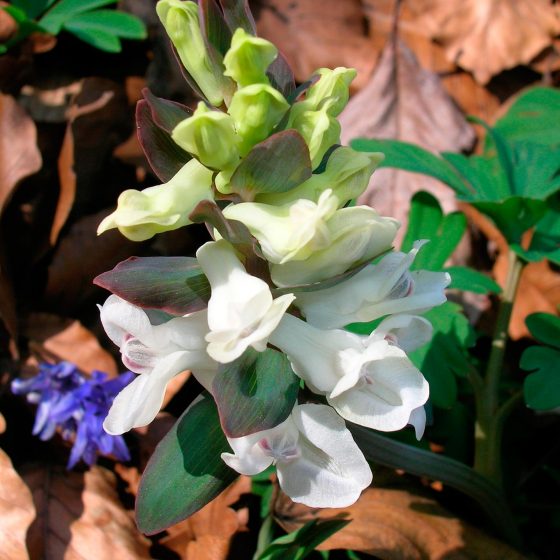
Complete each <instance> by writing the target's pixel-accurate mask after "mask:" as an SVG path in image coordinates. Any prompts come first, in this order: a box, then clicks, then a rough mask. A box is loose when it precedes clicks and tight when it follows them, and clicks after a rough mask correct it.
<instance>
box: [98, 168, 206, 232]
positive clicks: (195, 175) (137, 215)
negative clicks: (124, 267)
mask: <svg viewBox="0 0 560 560" xmlns="http://www.w3.org/2000/svg"><path fill="white" fill-rule="evenodd" d="M212 194H213V193H212V171H210V170H209V169H206V168H205V167H204V166H203V165H201V164H200V163H199V162H198V161H197V160H195V159H192V160H191V161H189V162H188V163H187V164H185V165H184V166H183V167H182V168H181V169H180V170H179V172H178V173H177V174H176V175H175V176H174V177H173V178H172V179H170V180H169V181H168V182H167V183H164V184H163V185H157V186H155V187H149V188H147V189H144V190H143V191H137V190H133V189H130V190H128V191H124V192H123V193H122V194H121V195H120V196H119V200H118V203H117V209H116V210H115V211H114V212H113V213H112V214H110V215H109V216H107V217H106V218H105V219H104V220H103V221H102V222H101V224H99V228H98V229H97V234H98V235H99V234H101V233H103V232H105V231H107V230H109V229H113V228H117V229H118V230H119V231H120V232H121V233H122V234H123V235H124V236H125V237H127V238H128V239H130V240H132V241H144V240H145V239H150V238H151V237H153V236H154V235H155V234H156V233H161V232H164V231H171V230H173V229H177V228H180V227H182V226H186V225H188V224H190V223H191V221H190V220H189V214H190V213H191V212H192V211H193V209H194V207H195V206H196V205H197V204H198V203H199V202H200V201H201V200H206V199H208V200H212Z"/></svg>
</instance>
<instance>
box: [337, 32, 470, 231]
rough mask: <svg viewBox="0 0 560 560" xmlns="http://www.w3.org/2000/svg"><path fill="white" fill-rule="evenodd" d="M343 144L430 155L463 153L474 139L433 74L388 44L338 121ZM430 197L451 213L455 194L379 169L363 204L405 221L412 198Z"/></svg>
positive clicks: (420, 177)
mask: <svg viewBox="0 0 560 560" xmlns="http://www.w3.org/2000/svg"><path fill="white" fill-rule="evenodd" d="M340 120H341V123H342V139H343V143H348V141H350V140H351V139H353V138H360V137H362V138H393V139H397V140H402V141H405V142H412V143H415V144H419V145H421V146H422V147H424V148H427V149H429V150H433V151H444V150H448V151H461V150H464V149H467V148H469V147H471V146H472V144H473V142H474V139H475V136H474V132H473V130H472V128H471V127H470V126H469V125H468V124H467V123H466V122H465V118H464V115H463V114H462V113H461V112H460V111H459V109H458V108H457V107H456V105H455V104H454V103H453V101H452V99H451V98H450V97H449V95H448V94H447V93H446V91H445V89H444V88H443V86H442V85H441V81H440V79H439V78H438V76H437V75H436V74H434V73H433V72H429V71H428V70H424V69H423V68H422V67H421V66H420V65H419V64H418V61H417V59H416V57H415V56H414V54H413V53H412V51H411V50H410V49H409V48H408V47H407V46H406V45H405V44H404V43H403V42H402V41H400V40H398V39H395V40H391V41H389V42H388V43H387V45H386V47H385V50H384V51H383V54H382V56H381V59H380V60H379V64H378V65H377V67H376V69H375V72H374V74H373V76H372V78H371V80H370V81H369V83H368V84H367V85H366V87H365V88H364V89H362V90H361V91H360V92H359V93H357V94H356V95H355V96H354V97H353V98H352V99H351V100H350V103H349V104H348V106H347V107H346V109H345V110H344V111H343V113H342V115H341V118H340ZM421 189H422V190H428V191H430V192H432V193H433V194H434V195H435V196H436V197H437V198H438V199H439V201H440V202H441V204H442V205H443V207H444V208H445V209H446V210H447V211H449V210H452V209H454V208H455V205H456V203H455V197H454V195H453V192H452V191H451V190H450V189H449V188H448V187H446V186H444V185H443V184H442V183H440V182H439V181H436V180H435V179H431V178H427V177H425V176H423V175H417V174H412V173H407V172H403V171H397V170H394V169H383V170H379V171H376V172H375V174H374V175H373V179H372V182H371V184H370V187H369V188H368V190H366V192H365V193H364V194H363V195H362V197H361V202H362V203H365V204H370V205H371V206H373V207H374V208H376V209H377V210H378V211H379V212H380V213H381V214H383V215H388V216H395V217H396V218H397V219H399V220H401V221H405V219H406V212H407V211H408V207H409V202H410V198H411V196H412V195H413V194H414V193H415V192H416V191H418V190H421Z"/></svg>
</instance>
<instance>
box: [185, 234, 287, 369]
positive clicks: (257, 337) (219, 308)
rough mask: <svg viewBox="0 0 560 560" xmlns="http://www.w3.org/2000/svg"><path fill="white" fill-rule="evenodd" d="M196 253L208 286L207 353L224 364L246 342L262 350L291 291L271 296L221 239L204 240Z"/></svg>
mask: <svg viewBox="0 0 560 560" xmlns="http://www.w3.org/2000/svg"><path fill="white" fill-rule="evenodd" d="M196 256H197V259H198V262H199V264H200V266H201V268H202V270H203V271H204V274H206V277H207V278H208V281H209V282H210V286H211V288H212V295H211V297H210V301H209V302H208V326H209V327H210V332H209V333H208V334H207V335H206V340H207V341H208V343H209V344H208V348H207V351H208V354H210V356H211V357H212V358H213V359H214V360H216V361H218V362H221V363H224V364H225V363H228V362H232V361H233V360H235V359H236V358H238V357H239V356H241V354H243V352H245V350H246V349H247V348H248V347H249V346H252V347H253V348H254V349H255V350H257V351H258V352H263V351H264V350H265V349H266V345H267V342H268V337H269V335H270V333H271V332H272V331H273V330H274V329H275V328H276V326H277V325H278V323H279V322H280V319H281V318H282V316H283V315H284V313H285V311H286V309H288V307H289V306H290V304H291V303H292V301H293V300H294V296H293V294H285V295H283V296H280V297H278V298H276V299H273V298H272V294H271V293H270V289H269V287H268V285H267V284H266V282H264V281H263V280H261V279H260V278H256V277H255V276H251V275H250V274H248V273H247V272H246V271H245V269H244V268H243V265H242V264H241V262H239V260H238V258H237V257H236V255H235V251H234V250H233V247H232V246H231V245H230V244H229V243H228V242H227V241H225V240H223V239H222V240H220V241H210V242H208V243H205V244H204V245H203V246H202V247H201V248H200V249H199V250H198V251H197V253H196Z"/></svg>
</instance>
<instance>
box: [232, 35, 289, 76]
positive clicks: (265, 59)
mask: <svg viewBox="0 0 560 560" xmlns="http://www.w3.org/2000/svg"><path fill="white" fill-rule="evenodd" d="M277 56H278V50H277V49H276V47H275V46H274V45H273V44H272V43H271V42H270V41H267V40H266V39H261V38H259V37H254V36H253V35H250V34H249V33H247V32H246V31H244V30H243V29H241V28H239V29H237V31H236V32H235V33H234V34H233V37H232V39H231V47H230V49H229V50H228V52H227V53H226V55H225V57H224V66H225V67H226V71H225V72H224V75H225V76H229V77H231V78H233V79H234V80H235V81H236V82H237V84H238V85H239V87H245V86H248V85H251V84H268V83H269V81H268V78H267V76H266V69H267V68H268V67H269V66H270V64H271V63H272V62H273V61H274V59H275V58H276V57H277Z"/></svg>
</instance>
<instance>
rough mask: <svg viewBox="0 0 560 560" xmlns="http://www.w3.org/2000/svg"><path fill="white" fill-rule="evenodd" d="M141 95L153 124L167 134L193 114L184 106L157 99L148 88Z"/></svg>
mask: <svg viewBox="0 0 560 560" xmlns="http://www.w3.org/2000/svg"><path fill="white" fill-rule="evenodd" d="M142 95H143V97H144V99H145V100H146V103H147V104H148V105H149V107H150V111H151V112H152V120H153V122H154V123H155V124H156V125H157V126H158V127H159V128H162V129H163V130H164V131H165V132H167V133H169V134H171V132H173V129H174V128H175V127H176V126H177V125H178V124H179V123H180V122H181V121H184V120H185V119H188V118H189V117H192V114H193V112H192V111H191V110H190V109H189V108H188V107H186V106H185V105H182V104H181V103H177V102H176V101H170V100H169V99H163V98H161V97H157V96H155V95H154V94H153V93H152V92H151V91H150V90H149V89H148V88H144V89H143V90H142Z"/></svg>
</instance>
